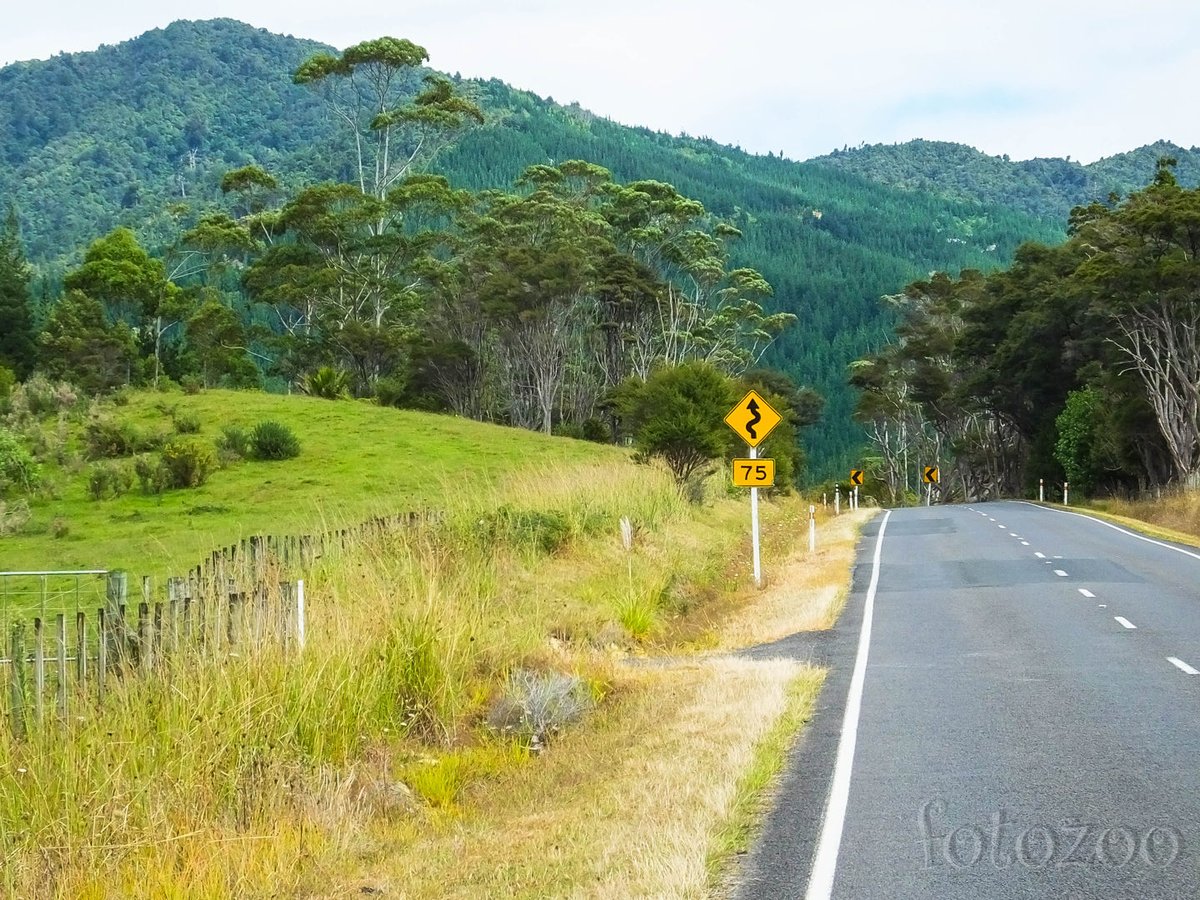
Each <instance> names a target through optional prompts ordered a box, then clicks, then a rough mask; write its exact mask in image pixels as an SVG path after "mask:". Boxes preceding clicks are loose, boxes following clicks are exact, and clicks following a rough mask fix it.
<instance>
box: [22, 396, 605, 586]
mask: <svg viewBox="0 0 1200 900" xmlns="http://www.w3.org/2000/svg"><path fill="white" fill-rule="evenodd" d="M102 412H103V414H104V415H106V416H109V417H111V418H113V419H115V420H117V421H122V422H129V423H131V424H133V425H135V426H136V427H137V428H139V429H140V430H141V431H143V432H144V433H154V432H159V433H163V434H170V433H171V432H172V427H173V425H172V421H173V419H172V414H176V415H178V414H180V413H186V414H191V415H194V416H195V417H197V418H198V419H199V421H200V431H199V433H198V435H196V436H197V437H198V438H201V439H205V440H208V441H212V440H213V439H215V438H216V437H217V436H218V435H219V434H220V432H221V429H222V427H224V426H227V425H234V426H240V427H243V428H247V429H248V428H250V427H252V426H253V425H255V424H256V423H258V422H260V421H263V420H265V419H272V420H275V421H279V422H282V423H283V424H285V425H288V426H290V427H291V428H292V429H293V430H294V431H295V433H296V435H297V436H298V437H299V439H300V446H301V452H300V455H299V456H298V457H297V458H295V459H290V460H282V461H277V462H253V461H239V462H235V463H233V464H232V465H229V466H228V467H226V468H223V469H220V470H219V471H217V472H216V473H215V474H214V475H213V476H212V477H211V478H210V480H209V481H208V483H207V484H204V485H203V486H201V487H199V488H194V489H187V490H171V491H166V492H164V493H162V494H159V495H156V496H146V495H143V494H142V493H140V492H139V490H138V488H137V486H136V485H135V486H134V488H133V490H132V491H130V492H129V493H128V494H125V495H124V496H121V497H117V498H115V499H113V498H110V499H104V500H93V499H91V497H90V496H89V495H88V491H87V479H86V474H87V473H86V468H85V467H83V465H82V464H81V463H78V462H74V463H73V464H72V463H69V464H68V467H67V468H64V467H62V466H56V465H52V466H50V467H49V471H48V472H47V476H48V480H49V481H50V483H51V484H52V485H53V493H54V494H56V496H55V497H54V498H47V497H39V498H37V499H36V500H35V501H34V502H33V503H32V512H33V519H32V521H31V522H30V524H29V525H27V526H26V527H25V529H23V531H22V533H20V534H17V535H11V536H7V537H0V558H2V560H3V561H2V563H0V568H4V569H10V570H11V569H128V570H130V571H131V572H133V573H135V574H138V575H143V574H150V575H156V576H163V575H168V574H178V573H179V571H180V570H181V569H185V568H187V567H188V566H190V565H195V564H196V563H197V562H199V561H200V558H201V557H202V556H204V555H205V554H207V553H208V552H209V551H210V550H212V549H214V548H216V547H218V546H221V545H223V544H230V543H233V542H235V541H237V540H238V539H240V538H242V537H248V536H250V535H254V534H265V533H270V534H298V533H306V532H313V531H320V530H324V529H325V528H327V527H344V526H345V525H348V524H356V523H358V522H360V521H363V520H364V519H367V518H369V517H371V516H374V515H386V514H390V513H399V512H405V511H408V510H412V509H419V508H423V507H430V506H433V507H437V506H440V505H442V504H443V503H444V502H445V498H446V497H447V494H448V493H455V494H464V493H466V494H469V493H471V492H482V493H483V494H489V493H490V491H491V488H492V485H494V483H495V482H496V480H497V479H498V478H501V477H503V476H505V475H507V474H509V473H512V472H515V471H518V470H520V469H523V468H530V467H534V468H536V467H538V466H539V465H541V466H545V465H548V464H554V465H570V464H572V463H575V462H584V461H589V460H591V461H616V460H620V459H624V458H625V456H626V454H625V453H624V452H623V451H621V450H618V449H616V448H613V447H605V446H600V445H597V444H588V443H584V442H581V441H571V440H565V439H562V438H547V437H544V436H542V435H539V434H534V433H532V432H528V431H523V430H519V429H514V428H501V427H497V426H492V425H484V424H480V423H478V422H473V421H469V420H465V419H457V418H453V417H450V416H431V415H424V414H421V413H414V412H409V411H406V410H397V409H391V408H387V407H382V408H381V407H377V406H373V405H370V404H366V403H354V402H332V401H329V400H321V399H316V398H311V397H301V396H296V397H288V398H280V397H278V396H273V395H269V394H263V393H258V392H250V391H245V392H240V391H239V392H234V391H220V390H211V391H205V392H203V393H200V394H196V395H185V394H182V393H172V394H158V393H151V392H142V393H136V394H133V395H131V397H130V400H129V402H128V404H127V405H124V406H113V405H111V404H109V405H107V406H106V407H104V408H103V410H102ZM45 430H46V431H52V430H53V423H50V424H47V425H46V426H45ZM79 431H80V426H79V425H75V426H73V427H72V428H71V432H70V435H69V436H68V438H67V441H66V444H67V447H66V449H67V451H68V452H70V451H73V450H74V451H78V450H79V449H80V448H79V444H80V438H79ZM55 520H58V522H59V523H61V524H60V530H61V528H64V527H65V529H66V534H65V535H64V536H62V537H55V536H54V534H53V525H54V523H55Z"/></svg>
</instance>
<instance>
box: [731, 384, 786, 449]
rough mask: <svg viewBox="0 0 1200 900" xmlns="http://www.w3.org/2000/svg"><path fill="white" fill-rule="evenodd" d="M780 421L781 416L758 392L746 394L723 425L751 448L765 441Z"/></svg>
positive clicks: (781, 419)
mask: <svg viewBox="0 0 1200 900" xmlns="http://www.w3.org/2000/svg"><path fill="white" fill-rule="evenodd" d="M782 421H783V416H781V415H780V414H779V413H777V412H775V410H774V409H772V408H771V404H769V403H768V402H767V401H766V400H764V399H763V398H762V395H761V394H759V393H758V391H750V392H749V393H747V394H746V396H745V397H743V398H742V399H741V400H739V401H738V405H737V406H735V407H734V408H733V409H731V410H730V411H729V415H727V416H726V417H725V424H726V425H728V426H729V427H730V428H732V429H733V430H734V432H735V433H736V434H737V436H738V437H740V438H741V439H742V440H743V441H745V442H746V443H747V444H749V445H750V446H751V447H757V446H758V445H759V444H761V443H762V442H763V441H765V440H766V439H767V435H768V434H770V433H771V432H772V431H773V430H774V428H775V426H776V425H778V424H779V423H780V422H782Z"/></svg>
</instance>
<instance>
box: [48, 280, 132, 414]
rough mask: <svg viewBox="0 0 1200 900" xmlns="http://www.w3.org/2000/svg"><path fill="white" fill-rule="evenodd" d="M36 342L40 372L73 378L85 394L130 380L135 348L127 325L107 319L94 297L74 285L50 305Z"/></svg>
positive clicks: (113, 386)
mask: <svg viewBox="0 0 1200 900" xmlns="http://www.w3.org/2000/svg"><path fill="white" fill-rule="evenodd" d="M38 342H39V344H40V350H39V361H40V364H41V367H42V368H43V369H44V370H45V372H46V374H48V375H50V376H51V377H52V378H61V379H65V380H67V381H71V382H74V383H75V384H78V385H79V386H80V387H81V388H83V390H84V391H86V392H87V393H89V394H98V393H102V392H104V391H109V390H112V389H113V388H115V387H117V386H119V385H122V384H127V383H128V382H129V380H130V373H131V369H132V366H133V360H134V358H135V356H136V350H135V346H134V339H133V333H132V332H131V331H130V329H129V326H127V325H125V324H124V323H119V324H115V325H113V324H110V323H109V322H108V320H107V319H106V317H105V315H104V308H103V307H102V306H101V305H100V302H99V301H98V300H94V299H92V298H91V297H88V296H87V295H85V294H82V293H80V292H78V291H69V292H68V293H67V294H66V295H65V296H64V297H63V298H62V299H61V300H60V301H59V302H58V303H56V304H55V305H54V307H53V308H52V309H51V310H50V316H49V318H48V319H47V321H46V327H45V329H44V330H43V331H42V333H41V336H40V337H39V338H38Z"/></svg>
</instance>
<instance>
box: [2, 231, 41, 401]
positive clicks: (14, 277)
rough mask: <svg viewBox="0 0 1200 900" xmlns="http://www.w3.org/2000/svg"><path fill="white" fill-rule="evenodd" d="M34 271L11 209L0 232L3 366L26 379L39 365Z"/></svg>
mask: <svg viewBox="0 0 1200 900" xmlns="http://www.w3.org/2000/svg"><path fill="white" fill-rule="evenodd" d="M31 274H32V270H31V269H30V267H29V264H28V263H27V262H26V261H25V251H24V249H23V247H22V246H21V235H20V229H19V226H18V223H17V211H16V209H15V207H10V208H9V212H8V218H7V221H6V222H5V226H4V230H3V232H0V367H6V368H9V369H12V370H13V371H14V372H15V373H16V374H17V375H19V376H20V377H22V378H24V377H26V376H28V375H29V373H30V372H32V371H33V367H34V364H35V363H36V362H37V345H36V341H35V339H36V334H35V332H34V328H33V309H32V306H31V303H30V297H29V278H30V275H31Z"/></svg>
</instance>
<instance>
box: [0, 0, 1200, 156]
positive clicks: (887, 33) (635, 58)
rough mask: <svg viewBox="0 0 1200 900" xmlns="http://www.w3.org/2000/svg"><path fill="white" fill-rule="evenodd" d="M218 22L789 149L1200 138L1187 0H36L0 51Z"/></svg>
mask: <svg viewBox="0 0 1200 900" xmlns="http://www.w3.org/2000/svg"><path fill="white" fill-rule="evenodd" d="M215 16H229V17H232V18H239V19H242V20H243V21H248V22H250V23H251V24H253V25H256V26H259V27H264V28H269V29H271V30H273V31H279V32H286V33H292V34H297V35H300V36H304V37H309V38H315V39H318V40H323V41H326V42H328V43H331V44H334V45H336V46H347V45H349V44H351V43H354V42H355V41H358V40H363V39H365V38H368V37H375V36H378V35H380V34H395V35H399V36H403V37H408V38H411V39H412V40H415V41H417V42H418V43H421V44H423V45H425V46H426V47H427V48H428V49H429V51H430V54H431V57H432V63H433V64H434V65H435V66H436V67H438V68H441V69H444V70H447V71H452V72H453V71H459V72H462V73H463V74H464V75H469V76H480V77H493V76H494V77H498V78H502V79H503V80H505V81H508V82H509V83H511V84H514V85H516V86H518V87H522V88H527V89H529V90H532V91H535V92H537V93H539V94H542V95H551V96H553V97H554V98H555V99H557V100H559V101H563V102H570V101H578V102H580V103H581V104H583V105H584V106H586V107H588V108H590V109H592V110H594V111H595V112H597V113H600V114H602V115H607V116H610V117H612V118H614V119H617V120H618V121H621V122H625V123H629V124H639V125H646V126H649V127H651V128H656V129H660V130H664V131H671V132H678V131H687V132H689V133H691V134H700V135H707V136H710V137H713V138H716V139H718V140H721V141H726V142H729V143H736V144H740V145H742V146H744V147H746V148H747V149H752V150H756V151H761V152H766V151H767V150H774V151H779V150H783V151H785V152H786V153H787V154H788V155H789V156H792V157H795V158H804V157H808V156H811V155H815V154H818V153H823V152H826V151H828V150H830V149H832V148H834V147H840V146H842V145H843V144H850V145H855V144H858V143H860V142H867V143H874V142H881V141H882V142H892V141H899V140H906V139H909V138H914V137H927V138H936V139H942V140H957V141H961V142H964V143H968V144H972V145H975V146H978V147H980V148H981V149H983V150H986V151H987V152H991V153H997V154H998V153H1008V154H1010V155H1012V156H1013V157H1014V158H1023V157H1028V156H1034V155H1059V156H1063V155H1068V154H1070V155H1072V156H1074V157H1075V158H1082V159H1085V160H1086V159H1093V158H1096V157H1098V156H1101V155H1107V154H1110V153H1114V152H1118V151H1120V150H1125V149H1130V148H1132V147H1134V146H1138V145H1140V144H1144V143H1147V142H1149V141H1152V140H1155V139H1157V138H1167V139H1170V140H1175V141H1177V142H1179V143H1183V144H1192V143H1200V117H1196V116H1195V115H1194V113H1193V109H1192V105H1191V104H1189V103H1188V101H1187V87H1188V85H1190V84H1192V83H1193V82H1194V81H1195V80H1196V77H1197V76H1198V75H1200V56H1197V54H1196V52H1195V51H1193V50H1192V49H1191V48H1192V47H1193V46H1194V45H1196V44H1197V40H1196V38H1197V37H1198V34H1197V32H1198V31H1200V28H1198V26H1200V8H1197V7H1195V6H1194V4H1193V3H1192V2H1190V0H1188V2H1184V0H1148V2H1144V3H1141V4H1137V5H1134V4H1129V3H1127V2H1120V3H1118V2H1113V0H1093V2H1083V0H1010V2H1008V3H1006V4H1004V5H976V4H971V3H967V2H963V0H956V2H951V0H925V2H916V3H907V4H901V3H896V2H894V0H893V2H887V0H860V2H859V3H857V4H841V5H830V4H820V5H818V4H812V3H800V4H797V3H794V2H785V0H769V2H768V0H760V2H754V0H748V2H743V3H741V4H730V3H729V2H728V0H692V2H690V3H680V2H678V0H672V2H668V0H609V2H606V3H603V4H595V3H586V4H585V3H579V2H570V0H568V2H551V0H520V2H507V3H503V4H498V3H489V2H484V0H446V2H436V0H412V2H407V3H396V2H381V0H362V2H357V3H353V4H348V5H337V6H329V5H322V6H316V5H313V6H307V7H305V6H297V5H296V4H294V3H292V2H283V0H270V2H258V3H252V2H232V0H192V2H187V3H185V2H181V0H125V2H123V3H122V4H120V5H119V6H117V7H113V6H107V5H98V4H94V3H81V2H63V0H59V2H55V0H49V2H45V3H40V4H37V5H33V6H30V7H29V8H28V9H26V10H24V11H23V13H22V15H21V17H20V18H19V19H13V18H10V20H9V22H8V25H9V27H8V28H7V29H6V30H5V32H4V33H3V34H0V60H13V59H19V58H29V57H44V56H48V55H50V54H51V53H53V52H56V51H59V50H80V49H90V48H92V47H95V46H96V45H98V44H99V43H102V42H103V43H113V42H116V41H118V40H123V39H126V38H128V37H132V36H134V35H136V34H138V33H140V32H141V31H144V30H146V29H148V28H153V27H160V26H162V25H165V24H167V23H168V22H169V21H171V20H173V19H176V18H209V17H215Z"/></svg>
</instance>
